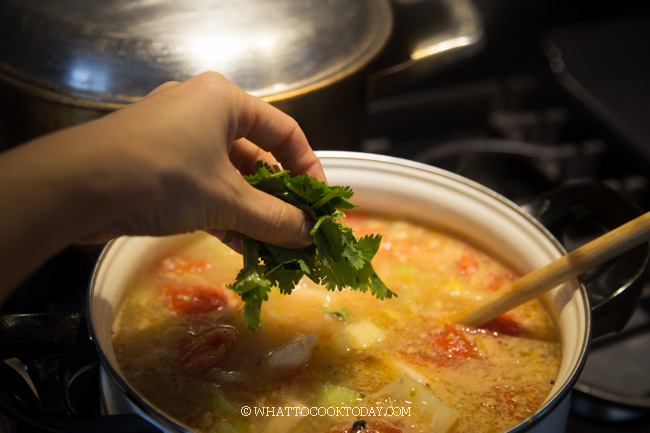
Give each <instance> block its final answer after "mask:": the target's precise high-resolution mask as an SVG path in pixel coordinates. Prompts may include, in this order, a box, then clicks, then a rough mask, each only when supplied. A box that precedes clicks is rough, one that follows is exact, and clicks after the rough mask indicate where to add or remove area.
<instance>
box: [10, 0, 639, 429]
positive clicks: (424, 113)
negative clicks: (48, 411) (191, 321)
mask: <svg viewBox="0 0 650 433" xmlns="http://www.w3.org/2000/svg"><path fill="white" fill-rule="evenodd" d="M640 3H642V2H632V1H625V0H623V1H620V2H617V5H607V7H604V6H598V5H594V4H593V2H590V3H587V2H580V1H578V2H572V3H571V4H572V7H571V8H568V7H567V6H566V5H565V4H564V3H563V2H560V1H544V2H542V1H529V2H526V4H525V5H523V4H522V2H518V1H516V0H505V1H484V2H477V5H478V6H479V7H480V8H481V12H482V14H483V16H484V17H485V26H486V41H487V43H486V46H485V48H484V49H483V51H482V52H481V53H479V54H477V55H476V56H474V57H472V58H469V59H465V60H460V61H456V62H454V63H452V64H448V65H444V66H441V68H440V69H439V70H438V71H436V72H435V73H434V74H433V75H432V76H430V77H427V78H426V79H424V80H422V81H420V82H418V83H414V84H413V85H411V86H409V87H408V88H406V89H404V90H403V91H401V92H399V93H397V94H395V95H392V96H389V97H385V98H382V99H377V100H372V101H370V102H369V103H368V106H367V113H368V117H367V125H366V131H367V132H366V136H365V139H364V141H363V143H362V144H361V149H360V150H361V151H364V152H372V153H380V154H386V155H392V156H398V157H402V158H407V159H411V160H415V161H420V162H424V163H427V164H431V165H434V166H437V167H440V168H443V169H446V170H449V171H452V172H455V173H457V174H460V175H462V176H465V177H467V178H470V179H472V180H475V181H477V182H479V183H481V184H483V185H485V186H487V187H489V188H491V189H493V190H495V191H497V192H499V193H500V194H502V195H504V196H505V197H507V198H509V199H511V200H513V201H514V202H517V203H520V204H522V205H525V204H526V203H529V202H530V200H532V199H534V198H535V197H539V196H540V195H543V194H545V193H547V192H549V191H553V190H555V189H557V188H562V187H563V186H566V185H571V184H576V183H579V182H584V181H589V182H593V181H597V182H600V183H602V184H604V185H606V186H607V187H608V188H610V189H612V190H613V191H615V192H616V193H617V194H619V195H620V196H622V197H623V198H624V199H625V200H627V201H629V202H630V203H633V206H636V207H637V208H638V209H639V211H644V212H647V211H649V210H650V131H649V129H648V128H649V125H650V122H647V121H646V118H647V113H650V80H649V79H648V78H647V77H650V52H648V48H647V47H648V46H650V44H649V42H650V30H648V29H650V13H649V11H648V7H647V6H643V5H641V4H640ZM633 42H634V43H633ZM642 50H645V51H642ZM581 241H584V239H582V238H580V239H577V240H576V239H575V238H574V239H573V243H574V244H575V243H578V242H581ZM570 246H571V245H569V247H570ZM102 247H103V246H102V245H93V246H73V247H70V248H68V249H67V250H66V251H64V252H62V253H61V254H59V255H58V256H57V257H55V258H53V259H52V260H51V261H50V262H48V263H47V264H45V265H44V266H43V267H42V268H41V269H39V270H38V271H37V272H36V273H35V274H34V275H33V276H32V278H30V279H29V280H28V281H27V282H26V283H25V285H24V286H23V287H21V288H20V290H18V292H17V293H16V294H15V295H14V296H13V297H12V298H11V300H10V301H9V302H8V303H7V304H6V305H4V306H3V308H2V312H5V313H13V312H19V313H62V314H64V315H65V314H68V313H67V312H69V311H74V312H81V315H79V316H73V317H72V319H73V325H74V326H73V328H72V331H70V332H68V330H65V329H59V331H60V332H61V333H62V334H64V335H62V339H63V343H62V344H63V346H61V347H64V348H65V349H62V350H61V351H60V353H62V354H64V356H63V357H62V358H60V359H59V358H56V357H54V358H52V359H49V358H47V356H46V357H45V359H46V361H47V362H45V363H44V364H43V363H41V364H34V365H33V366H32V367H33V368H34V369H36V370H39V369H40V370H39V371H45V370H47V368H46V365H47V363H49V362H51V363H52V365H56V366H65V365H67V364H66V363H69V362H81V364H82V365H86V367H85V368H84V369H82V370H83V371H82V372H81V373H79V374H78V375H77V376H75V377H74V378H73V379H74V380H72V381H71V382H70V383H72V385H71V386H70V393H69V396H68V401H67V402H66V403H65V405H67V408H66V409H64V410H63V409H62V411H63V412H66V411H68V412H70V408H72V412H74V413H75V414H76V415H78V416H82V417H87V418H92V417H96V416H100V415H101V405H100V402H99V397H98V394H99V393H98V388H97V381H98V372H97V364H96V360H95V362H93V361H92V359H91V360H90V361H88V359H86V357H88V356H91V355H89V353H90V354H91V353H92V351H90V352H89V351H88V350H87V346H84V345H83V344H81V345H79V344H77V337H79V338H78V340H83V339H84V329H83V310H84V297H85V293H86V290H87V286H88V281H89V278H90V275H91V272H92V268H93V266H94V263H95V261H96V259H97V257H98V255H99V253H100V252H101V249H102ZM640 284H641V285H642V288H641V297H640V300H639V303H638V306H637V308H635V310H634V313H633V316H632V319H631V320H630V321H629V323H628V324H627V325H626V326H625V328H624V329H623V330H622V331H621V332H619V333H614V334H608V335H604V336H602V337H600V338H598V339H596V340H594V341H593V344H592V348H591V351H590V355H589V357H588V360H587V364H586V366H585V370H584V372H583V374H582V376H581V379H580V381H579V383H578V385H577V386H576V390H575V391H574V393H573V396H572V407H571V413H570V417H569V421H568V425H567V430H566V432H567V433H583V432H590V433H613V432H623V433H637V432H648V431H650V369H649V368H648V367H647V359H648V358H649V357H650V280H648V278H647V277H645V280H643V279H642V280H641V283H640ZM68 319H69V318H68ZM52 326H53V327H54V328H56V325H55V324H54V325H52ZM66 335H67V337H69V338H70V341H67V340H66V338H67V337H66ZM35 358H39V357H38V356H35ZM41 358H43V357H41ZM61 360H63V361H61ZM59 361H60V362H59ZM84 363H85V364H84ZM44 365H45V366H44ZM3 368H4V366H3ZM62 368H63V367H62ZM18 370H19V369H18ZM139 427H141V426H137V425H136V426H135V427H133V428H132V429H131V430H130V431H138V428H139ZM3 429H4V431H11V432H20V433H31V432H39V431H43V430H42V429H38V428H34V427H28V426H27V425H26V423H22V422H15V421H7V422H6V424H5V425H4V426H1V425H0V433H1V432H2V431H3ZM106 429H107V430H106V431H111V430H110V429H111V426H107V427H106ZM60 431H65V429H61V430H60ZM71 431H83V427H76V429H75V430H71ZM120 431H126V430H125V429H123V428H120Z"/></svg>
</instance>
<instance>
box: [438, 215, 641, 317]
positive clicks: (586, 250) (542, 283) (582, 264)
mask: <svg viewBox="0 0 650 433" xmlns="http://www.w3.org/2000/svg"><path fill="white" fill-rule="evenodd" d="M648 239H650V212H647V213H645V214H643V215H641V216H639V217H637V218H635V219H633V220H632V221H630V222H628V223H626V224H623V225H622V226H620V227H618V228H616V229H614V230H611V231H610V232H608V233H606V234H604V235H602V236H600V237H598V238H596V239H594V240H592V241H591V242H589V243H587V244H585V245H583V246H581V247H580V248H577V249H575V250H574V251H572V252H570V253H569V254H567V255H565V256H562V257H560V258H559V259H557V260H555V261H554V262H551V263H549V264H548V265H546V266H544V267H542V268H540V269H537V270H536V271H533V272H531V273H529V274H526V275H524V276H523V277H521V278H520V279H518V280H516V281H514V282H513V283H511V284H509V285H507V286H505V287H503V288H501V289H500V290H498V291H496V292H494V293H491V294H490V295H488V296H486V297H485V298H483V299H482V300H481V301H479V303H477V304H476V305H473V306H470V307H467V308H465V309H463V310H461V311H459V312H457V313H455V314H452V315H450V316H448V317H446V318H445V319H444V321H446V322H452V323H459V324H462V325H467V326H479V325H482V324H484V323H487V322H489V321H490V320H492V319H494V318H496V317H497V316H500V315H501V314H503V313H505V312H506V311H509V310H511V309H513V308H514V307H516V306H518V305H521V304H523V303H524V302H526V301H529V300H531V299H533V298H535V297H537V296H539V295H541V294H543V293H544V292H546V291H548V290H550V289H552V288H554V287H556V286H558V285H560V284H562V283H565V282H567V281H569V280H571V279H573V278H576V277H578V276H579V275H581V274H583V273H585V272H586V271H588V270H589V269H592V268H594V267H596V266H598V265H600V264H602V263H605V262H606V261H608V260H611V259H613V258H614V257H617V256H619V255H621V254H623V253H624V252H626V251H628V250H630V249H632V248H634V247H636V246H638V245H640V244H642V243H643V242H647V241H648Z"/></svg>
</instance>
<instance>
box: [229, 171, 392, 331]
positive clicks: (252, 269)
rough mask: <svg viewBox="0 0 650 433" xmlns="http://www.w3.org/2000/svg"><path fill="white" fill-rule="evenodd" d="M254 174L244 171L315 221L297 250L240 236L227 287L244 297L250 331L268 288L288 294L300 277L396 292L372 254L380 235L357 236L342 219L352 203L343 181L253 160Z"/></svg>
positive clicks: (380, 294)
mask: <svg viewBox="0 0 650 433" xmlns="http://www.w3.org/2000/svg"><path fill="white" fill-rule="evenodd" d="M255 169H256V173H255V174H252V175H248V176H244V177H245V179H246V180H247V181H248V182H249V183H250V184H251V185H253V186H254V187H255V188H257V189H260V190H262V191H264V192H266V193H267V194H271V195H273V196H275V197H277V198H279V199H281V200H283V201H285V202H287V203H289V204H292V205H294V206H296V207H298V208H300V209H302V210H303V211H304V212H306V213H307V214H308V215H309V216H310V217H311V218H312V219H313V220H314V228H313V229H312V231H311V235H312V236H313V237H314V243H313V244H312V245H310V246H309V247H306V248H302V249H287V248H281V247H277V246H274V245H270V244H266V243H263V242H260V241H257V240H255V239H253V238H251V237H248V236H246V235H243V234H242V236H241V243H242V253H243V256H244V266H243V268H242V269H241V270H240V271H239V273H238V275H237V279H236V281H235V282H234V283H233V284H230V285H229V286H228V288H230V289H231V290H233V291H235V292H236V293H238V294H239V296H240V297H241V299H242V300H243V301H244V311H243V314H244V320H245V322H246V325H247V326H248V328H249V329H250V330H255V329H256V328H258V327H259V326H260V317H261V311H262V303H263V302H264V301H266V300H267V299H268V293H269V292H270V291H271V288H272V287H278V289H279V290H280V292H281V293H283V294H287V295H288V294H291V292H292V291H293V289H294V287H295V286H296V284H298V282H299V281H300V279H301V278H302V277H303V276H305V275H306V276H307V277H308V278H310V279H311V280H312V281H314V282H315V283H318V284H322V285H323V286H325V287H326V288H327V289H328V290H332V291H334V290H343V289H344V288H349V289H351V290H358V291H360V292H366V291H368V290H370V292H371V293H372V294H373V295H374V296H376V297H377V298H378V299H385V298H388V299H390V298H392V297H393V296H397V295H396V294H395V293H394V292H392V291H391V290H390V289H388V287H386V285H385V284H384V283H383V282H382V281H381V279H380V278H379V276H378V275H377V273H376V272H375V270H374V268H373V267H372V264H371V261H372V258H373V257H374V256H375V254H376V253H377V250H378V249H379V244H380V242H381V236H380V235H367V236H364V237H361V238H356V237H355V235H354V234H353V232H352V229H351V228H350V227H348V226H346V225H345V224H343V223H342V222H341V218H342V217H344V216H345V214H344V213H343V211H344V210H349V209H354V208H355V207H357V206H356V205H355V204H353V203H352V202H350V201H349V199H350V198H351V197H352V195H353V194H354V193H353V191H352V189H350V187H347V186H328V185H326V184H325V183H324V182H321V181H319V180H318V179H316V178H314V177H311V176H308V175H299V176H294V177H291V176H290V173H289V171H287V170H280V169H279V167H278V166H274V167H273V168H271V167H270V166H269V165H268V164H265V163H263V162H261V161H257V163H256V164H255Z"/></svg>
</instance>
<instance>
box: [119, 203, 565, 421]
mask: <svg viewBox="0 0 650 433" xmlns="http://www.w3.org/2000/svg"><path fill="white" fill-rule="evenodd" d="M345 223H346V224H347V225H349V226H350V227H352V228H353V229H354V230H355V233H356V234H357V235H358V236H361V235H363V234H369V233H379V234H381V235H382V236H383V240H382V244H381V247H380V250H379V251H378V252H377V255H376V256H375V259H374V260H373V265H374V267H375V269H376V271H377V274H378V275H379V276H380V277H381V278H382V279H383V280H384V282H385V283H386V285H387V286H388V287H389V288H390V289H391V290H393V291H394V292H396V293H397V294H398V296H397V297H396V298H393V299H390V300H377V299H375V298H374V297H373V296H372V295H370V294H369V293H365V294H364V293H357V292H353V291H349V290H344V291H340V292H339V291H336V292H330V291H327V290H325V289H324V288H322V287H319V286H317V285H316V284H314V283H313V282H311V281H309V280H307V279H304V280H303V281H301V283H300V284H299V287H297V288H296V289H295V290H294V292H293V293H292V294H291V295H288V296H287V295H281V294H279V293H277V292H271V293H270V294H269V299H268V301H266V302H265V303H264V304H263V307H262V325H261V327H260V328H259V329H257V330H256V331H255V332H250V331H248V330H247V329H246V327H245V325H244V323H243V318H242V316H241V313H240V310H241V307H242V303H241V301H240V300H239V298H238V297H237V295H235V294H234V293H232V292H231V291H229V290H228V289H226V288H225V285H226V284H229V283H231V282H233V281H234V279H235V276H236V274H237V272H238V270H239V269H240V268H241V256H240V255H239V254H237V253H234V252H233V251H231V250H230V249H229V248H227V247H225V246H224V245H222V244H221V243H220V242H219V241H218V240H216V239H215V238H213V237H211V236H208V235H206V234H192V235H187V240H186V241H184V242H183V244H182V245H181V246H180V247H179V249H178V250H177V251H175V252H174V253H173V254H171V255H169V256H166V257H163V258H161V260H160V261H158V262H157V263H156V265H155V266H153V267H152V268H151V269H143V271H142V274H141V276H140V277H139V278H138V279H137V280H136V281H134V283H133V286H132V287H131V288H130V289H129V290H128V291H127V295H126V297H125V299H124V300H123V302H122V304H121V306H120V309H119V311H118V315H117V318H116V321H115V324H114V339H113V344H114V349H115V353H116V356H117V359H118V363H119V366H120V368H121V370H122V372H123V373H124V375H125V377H126V378H127V380H128V381H129V382H130V383H131V385H132V386H133V387H134V388H135V389H136V390H137V391H138V392H140V393H141V394H142V395H143V396H145V397H146V398H147V399H148V400H149V401H150V402H151V403H152V404H154V405H155V406H157V407H159V408H160V409H161V410H162V411H164V412H165V413H166V414H168V415H169V416H171V417H173V418H175V419H177V420H178V421H179V422H181V423H182V424H184V425H187V426H189V427H190V428H192V429H195V430H197V431H200V432H206V433H220V432H236V433H240V432H247V433H273V432H288V431H296V432H310V433H313V432H316V433H321V432H322V433H339V432H346V433H348V432H352V431H361V432H379V433H402V432H403V433H406V432H431V431H435V432H443V433H444V432H456V433H461V432H472V433H476V432H499V431H503V430H507V429H508V428H509V427H512V426H513V425H515V424H517V423H518V422H520V421H521V420H523V419H525V418H526V417H527V416H529V415H531V414H532V413H533V412H535V411H536V409H537V408H538V407H539V406H540V404H541V403H542V402H543V401H544V399H545V398H546V395H547V394H548V393H549V392H550V390H551V388H552V386H553V382H554V380H555V378H556V375H557V372H558V369H559V366H560V355H561V354H560V342H559V336H558V333H557V331H556V329H555V327H554V325H553V323H552V322H551V320H550V319H549V317H548V315H547V313H546V311H545V309H544V307H543V305H541V303H540V302H539V301H538V300H533V301H530V302H528V303H526V304H524V305H522V306H520V307H518V308H516V309H514V310H512V311H511V312H509V313H507V314H506V315H503V316H501V317H499V318H498V319H496V320H495V321H493V322H491V323H489V324H487V325H485V326H483V327H480V328H462V327H460V326H455V325H451V324H445V323H441V320H440V319H441V318H443V317H445V316H446V315H448V314H451V313H453V312H456V311H458V310H459V309H461V308H463V307H465V306H467V305H469V304H470V303H471V302H474V301H475V300H477V299H480V298H481V297H483V296H485V295H486V294H488V293H490V292H492V291H494V290H498V289H499V288H500V287H502V286H503V285H505V284H507V283H509V282H511V281H513V280H514V279H516V278H517V275H516V274H515V273H514V272H513V271H512V270H510V269H508V268H507V267H505V266H504V265H502V264H500V263H498V262H496V261H495V260H493V259H492V258H490V256H488V255H487V254H485V253H484V252H482V251H480V250H478V249H476V248H474V247H473V246H472V245H470V244H468V243H466V242H464V241H462V240H460V239H457V238H455V237H452V236H449V235H448V234H445V233H443V232H441V231H438V230H436V229H433V228H429V227H425V226H421V225H417V224H413V223H409V222H405V221H401V220H396V219H392V218H386V217H381V216H377V215H366V214H362V213H350V216H348V217H346V219H345ZM249 409H250V414H248V413H247V411H248V410H249ZM355 422H357V424H354V423H355ZM364 425H365V426H366V430H363V429H362V428H363V426H364ZM372 429H374V430H372Z"/></svg>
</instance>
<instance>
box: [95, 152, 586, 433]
mask: <svg viewBox="0 0 650 433" xmlns="http://www.w3.org/2000/svg"><path fill="white" fill-rule="evenodd" d="M316 153H317V155H318V157H319V158H320V159H321V160H341V161H344V160H347V161H355V160H356V161H369V162H373V163H377V162H379V163H382V164H386V165H387V167H396V168H399V169H408V170H415V172H417V173H418V174H424V175H426V176H428V175H430V174H434V175H436V176H441V177H443V178H446V179H448V180H452V181H454V182H458V183H460V184H463V185H465V186H467V187H470V188H472V189H474V190H475V191H476V192H478V193H481V194H484V195H487V196H488V197H489V198H491V199H494V200H496V201H498V202H500V204H501V205H502V206H506V207H507V208H509V210H511V211H515V212H516V213H517V214H519V216H521V217H523V218H524V219H525V220H527V222H528V223H530V224H531V225H532V226H534V227H535V228H536V229H537V230H539V231H540V232H542V233H543V234H544V235H545V237H546V238H548V240H549V241H550V242H551V243H552V244H554V246H555V247H556V248H557V249H558V251H559V252H561V253H565V249H564V247H563V246H562V245H561V243H560V242H559V241H558V240H557V239H556V238H555V237H554V236H553V235H552V234H551V233H550V231H548V230H547V229H546V228H545V227H544V226H543V225H542V224H541V223H539V222H538V221H537V220H536V219H535V218H533V217H532V216H531V215H530V214H528V213H527V212H526V211H524V210H523V209H522V208H521V207H519V206H518V205H517V204H515V203H514V202H512V201H511V200H509V199H507V198H506V197H504V196H502V195H501V194H499V193H497V192H495V191H493V190H491V189H489V188H487V187H485V186H483V185H481V184H479V183H477V182H475V181H472V180H471V179H467V178H465V177H462V176H460V175H457V174H455V173H451V172H448V171H446V170H443V169H440V168H437V167H433V166H430V165H427V164H423V163H420V162H416V161H411V160H406V159H402V158H397V157H392V156H387V155H377V154H370V153H363V152H349V151H317V152H316ZM120 239H122V240H124V238H118V239H114V240H112V241H110V242H108V244H107V245H106V247H105V248H104V250H103V251H102V252H101V254H100V256H99V258H98V260H97V263H96V265H95V267H94V269H93V273H92V277H91V280H90V284H89V289H88V296H87V306H86V307H87V311H88V312H89V320H88V321H87V322H88V330H89V334H90V337H91V339H92V341H93V344H94V345H95V348H96V349H97V351H98V354H99V358H100V362H101V364H102V365H103V367H104V370H105V371H106V372H107V374H108V376H109V377H110V379H111V380H112V381H113V383H114V384H115V385H116V386H117V388H118V389H119V390H120V391H121V392H122V393H123V394H124V395H125V396H126V397H127V398H128V399H129V400H130V401H131V402H132V403H133V404H134V406H135V408H136V409H137V410H138V411H139V412H140V414H141V415H142V416H144V417H145V418H146V419H148V420H149V421H150V422H153V423H154V424H156V425H160V426H162V427H163V428H168V429H169V428H172V429H175V430H180V431H184V432H191V431H192V429H190V428H188V427H187V426H183V425H181V424H180V423H178V422H177V421H175V420H174V419H172V418H170V417H168V416H167V415H166V414H164V413H163V412H161V411H159V410H158V409H157V408H156V407H155V406H154V405H153V404H151V403H149V402H148V401H147V399H146V398H144V397H143V396H142V395H140V394H139V393H138V392H136V391H135V390H134V389H133V388H131V386H130V385H129V384H128V382H127V381H126V379H124V378H123V377H122V375H121V374H120V373H119V372H118V371H117V370H118V369H117V368H116V367H114V366H113V364H112V363H111V361H110V359H109V358H108V356H107V354H106V352H105V350H104V348H103V345H102V342H101V340H100V338H99V335H98V333H97V332H96V329H95V319H96V316H97V313H96V307H95V303H94V302H93V301H94V292H95V287H96V285H97V284H98V283H97V276H98V271H99V270H100V268H101V267H102V263H104V261H105V259H106V257H107V255H108V254H109V252H110V250H111V249H112V248H114V247H115V245H116V244H117V243H118V242H120ZM575 288H576V289H577V292H578V293H577V294H578V296H579V297H580V298H581V299H582V307H583V309H584V311H583V312H582V313H581V314H583V315H584V319H585V330H584V335H583V336H582V337H581V339H580V341H581V343H582V344H581V347H579V348H576V352H577V355H576V357H575V359H576V361H574V363H573V365H572V366H571V368H570V370H569V373H567V379H565V380H564V382H563V383H562V384H561V386H560V387H559V388H558V389H557V390H555V391H553V392H552V394H549V396H548V397H547V399H546V401H545V402H544V403H543V404H542V405H541V406H540V407H539V408H538V409H537V410H536V411H535V413H534V414H533V415H531V416H530V417H528V418H526V419H524V420H523V421H522V422H520V423H519V424H517V425H514V426H512V427H511V428H510V429H509V430H507V431H506V432H504V433H519V432H523V431H527V430H528V429H530V428H531V427H532V426H534V425H536V424H538V423H539V422H541V421H542V420H544V419H545V418H546V417H547V416H548V415H549V414H550V413H551V412H552V411H553V410H554V409H555V408H556V407H557V406H558V405H560V404H561V403H562V402H563V401H564V400H565V399H566V397H567V396H568V395H569V394H570V392H571V390H572V389H573V387H574V385H575V383H576V382H577V380H578V378H579V376H580V372H581V371H582V369H583V367H584V365H585V362H586V358H587V353H588V349H589V345H590V341H591V310H590V306H589V301H588V297H587V293H586V290H585V287H584V286H583V285H582V283H580V282H577V284H576V285H575Z"/></svg>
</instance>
